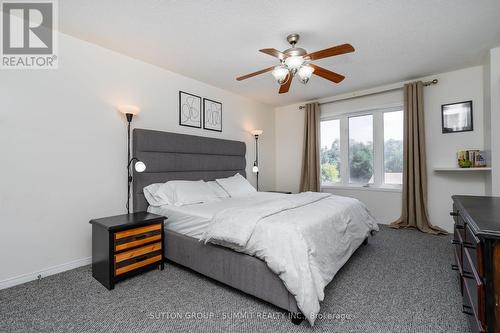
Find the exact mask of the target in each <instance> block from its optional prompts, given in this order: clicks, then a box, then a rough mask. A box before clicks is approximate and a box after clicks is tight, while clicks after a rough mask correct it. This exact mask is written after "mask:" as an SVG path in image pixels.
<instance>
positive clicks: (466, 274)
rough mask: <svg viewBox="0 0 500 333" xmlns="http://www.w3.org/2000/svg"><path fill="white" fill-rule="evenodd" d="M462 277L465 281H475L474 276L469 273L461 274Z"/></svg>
mask: <svg viewBox="0 0 500 333" xmlns="http://www.w3.org/2000/svg"><path fill="white" fill-rule="evenodd" d="M462 276H463V277H464V278H466V279H475V277H474V274H472V273H471V272H465V271H464V272H463V274H462Z"/></svg>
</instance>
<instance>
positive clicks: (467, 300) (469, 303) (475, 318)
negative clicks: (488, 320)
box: [462, 278, 486, 333]
mask: <svg viewBox="0 0 500 333" xmlns="http://www.w3.org/2000/svg"><path fill="white" fill-rule="evenodd" d="M473 298H474V296H473V293H471V291H470V289H469V285H468V284H467V279H465V278H464V295H463V309H462V312H463V313H465V314H466V315H467V316H468V317H469V323H470V327H471V330H472V332H474V333H476V332H480V333H484V332H486V330H485V329H484V325H483V323H482V321H481V320H480V318H479V315H478V313H477V312H476V311H477V310H476V308H474V300H473Z"/></svg>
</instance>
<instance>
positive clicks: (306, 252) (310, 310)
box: [203, 192, 378, 325]
mask: <svg viewBox="0 0 500 333" xmlns="http://www.w3.org/2000/svg"><path fill="white" fill-rule="evenodd" d="M373 230H375V231H376V230H378V226H377V224H376V222H375V220H374V219H373V217H372V216H371V215H370V213H369V212H368V210H367V209H366V207H365V206H364V205H363V204H362V203H361V202H360V201H358V200H356V199H353V198H348V197H341V196H335V195H331V194H327V193H315V192H305V193H299V194H290V195H286V196H280V197H279V198H275V199H270V200H267V201H266V202H262V201H260V202H255V201H253V200H249V201H248V202H247V203H245V204H242V205H240V206H239V207H232V208H227V209H224V210H222V211H219V212H218V213H217V214H215V215H214V216H213V218H212V220H211V222H210V224H209V226H208V229H207V230H206V232H205V234H204V235H203V239H204V240H205V242H208V241H209V242H212V243H215V244H220V245H223V246H226V247H230V248H232V249H235V250H237V251H240V252H244V253H246V254H249V255H253V256H256V257H257V258H259V259H262V260H264V261H265V262H266V264H267V265H268V266H269V268H270V269H271V270H272V271H273V272H274V273H276V274H277V275H278V276H279V277H280V279H281V280H282V281H283V282H284V284H285V286H286V287H287V289H288V290H289V291H290V293H291V294H293V295H294V296H295V299H296V301H297V306H298V308H299V309H300V310H301V312H302V313H303V314H304V316H305V317H306V318H307V319H308V321H309V323H310V324H311V325H313V324H314V321H315V319H316V316H317V314H318V313H319V310H320V302H321V301H323V298H324V288H325V287H326V285H327V284H328V283H329V282H330V281H331V280H332V279H333V277H334V276H335V274H336V273H337V272H338V271H339V269H340V268H341V267H342V265H344V263H345V262H346V261H347V260H348V259H349V257H350V256H351V255H352V253H353V252H354V251H355V250H356V249H357V248H358V247H359V245H361V243H362V242H363V240H364V239H365V238H366V237H367V236H368V235H369V233H370V231H373Z"/></svg>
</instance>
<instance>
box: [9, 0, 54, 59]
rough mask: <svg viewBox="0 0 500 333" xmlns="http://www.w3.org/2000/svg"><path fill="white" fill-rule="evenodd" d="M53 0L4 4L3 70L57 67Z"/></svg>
mask: <svg viewBox="0 0 500 333" xmlns="http://www.w3.org/2000/svg"><path fill="white" fill-rule="evenodd" d="M55 7H56V4H55V2H54V1H30V2H22V1H3V2H2V34H1V36H2V62H1V68H2V69H9V68H15V69H31V68H49V69H50V68H57V55H56V46H57V43H56V42H57V40H56V37H57V35H56V33H55V30H56V28H57V26H56V23H57V15H56V10H55V9H56V8H55Z"/></svg>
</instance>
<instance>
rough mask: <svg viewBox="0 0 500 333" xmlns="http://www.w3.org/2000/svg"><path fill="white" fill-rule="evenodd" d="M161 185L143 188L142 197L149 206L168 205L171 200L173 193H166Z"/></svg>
mask: <svg viewBox="0 0 500 333" xmlns="http://www.w3.org/2000/svg"><path fill="white" fill-rule="evenodd" d="M163 185H165V184H163V183H156V184H151V185H148V186H146V187H145V188H143V190H142V191H143V192H144V196H145V197H146V200H147V202H148V203H149V205H150V206H163V205H170V204H171V201H172V200H173V193H168V192H167V191H166V190H168V189H167V188H164V187H163Z"/></svg>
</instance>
